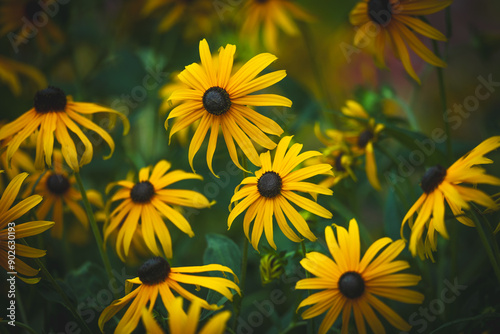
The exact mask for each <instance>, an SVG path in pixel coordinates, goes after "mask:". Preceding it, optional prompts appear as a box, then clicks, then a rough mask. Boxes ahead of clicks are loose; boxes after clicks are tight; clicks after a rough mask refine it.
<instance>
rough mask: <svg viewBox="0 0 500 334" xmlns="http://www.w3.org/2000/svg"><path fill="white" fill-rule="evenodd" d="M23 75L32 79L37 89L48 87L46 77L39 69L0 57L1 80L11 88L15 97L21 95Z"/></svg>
mask: <svg viewBox="0 0 500 334" xmlns="http://www.w3.org/2000/svg"><path fill="white" fill-rule="evenodd" d="M21 75H23V76H25V77H26V78H28V79H30V80H31V81H32V82H33V83H34V84H35V88H36V89H42V88H43V87H46V86H47V80H46V79H45V76H44V75H43V73H42V72H40V71H39V70H38V69H37V68H35V67H33V66H31V65H27V64H23V63H20V62H18V61H15V60H12V59H8V58H6V57H3V56H0V80H2V81H4V82H5V83H6V84H7V85H8V86H9V88H10V90H11V91H12V93H13V94H14V95H19V94H21V86H22V85H21V80H20V78H19V77H20V76H21Z"/></svg>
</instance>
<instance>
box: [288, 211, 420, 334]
mask: <svg viewBox="0 0 500 334" xmlns="http://www.w3.org/2000/svg"><path fill="white" fill-rule="evenodd" d="M336 230H337V238H335V236H334V233H333V229H332V227H331V226H327V227H326V229H325V238H326V243H327V245H328V250H329V251H330V254H331V256H332V257H333V260H332V259H331V258H330V257H328V256H326V255H323V254H321V253H319V252H310V253H307V254H306V258H305V259H303V260H301V261H300V264H301V265H302V267H304V269H306V270H307V271H309V272H310V273H311V274H313V275H314V276H316V277H313V278H306V279H302V280H300V281H298V282H297V285H296V286H295V288H296V289H307V290H322V291H320V292H316V293H314V294H311V296H309V297H307V298H306V299H304V300H303V301H302V302H301V303H300V305H299V307H298V308H299V309H300V308H302V307H304V306H311V307H309V308H308V309H307V310H306V311H305V312H304V313H302V318H304V319H310V318H314V317H317V316H318V315H320V314H322V313H324V312H327V313H326V315H325V318H324V319H323V321H322V322H321V326H320V327H319V331H318V332H319V333H321V334H324V333H326V332H327V331H328V330H329V329H330V327H332V325H333V324H334V323H335V320H337V318H338V317H339V315H340V313H341V312H342V330H341V333H342V334H344V333H345V334H346V333H347V332H348V328H349V320H350V317H351V312H352V313H354V320H355V323H356V327H357V329H358V333H360V334H365V333H366V324H365V321H366V322H367V323H368V326H369V327H370V328H371V329H372V331H373V333H385V329H384V326H383V325H382V323H381V322H380V320H379V319H378V317H377V315H376V314H375V312H374V310H375V311H377V313H379V314H380V315H381V316H383V317H384V318H385V319H386V320H387V321H388V322H389V323H390V324H391V325H392V326H394V327H396V328H397V329H400V330H403V331H409V330H410V328H411V326H410V325H409V324H408V323H407V322H406V321H405V320H403V318H401V316H399V315H398V314H397V313H396V312H394V311H393V310H392V309H391V308H390V307H388V306H387V305H386V304H385V303H384V302H383V301H381V300H380V299H379V298H377V297H383V298H387V299H392V300H396V301H399V302H402V303H409V304H420V303H422V301H423V300H424V296H423V295H422V294H421V293H419V292H416V291H413V290H410V289H406V287H409V286H414V285H417V283H418V282H419V281H420V276H417V275H412V274H401V273H399V274H396V273H397V272H399V271H402V270H404V269H407V268H409V267H410V265H409V264H408V262H406V261H402V260H398V261H394V259H395V258H396V257H397V256H398V255H399V253H401V251H402V250H403V249H404V248H405V242H404V241H403V240H397V241H394V242H393V241H392V240H391V239H390V238H387V237H386V238H382V239H379V240H377V241H375V242H374V243H373V244H372V245H371V246H370V247H369V248H368V250H367V251H366V253H365V255H364V256H363V257H362V258H361V259H360V241H359V229H358V224H357V222H356V220H355V219H352V220H351V221H350V223H349V231H347V230H346V229H345V228H343V227H341V226H337V227H336ZM386 246H387V247H386ZM384 247H386V248H385V249H384V250H383V251H382V252H381V253H380V254H379V252H380V251H381V250H382V249H383V248H384ZM377 254H378V256H377Z"/></svg>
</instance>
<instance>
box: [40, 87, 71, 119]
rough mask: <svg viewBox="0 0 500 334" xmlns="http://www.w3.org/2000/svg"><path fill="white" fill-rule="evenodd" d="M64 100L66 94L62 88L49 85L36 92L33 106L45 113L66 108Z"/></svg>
mask: <svg viewBox="0 0 500 334" xmlns="http://www.w3.org/2000/svg"><path fill="white" fill-rule="evenodd" d="M66 102H67V100H66V94H65V93H64V92H63V91H62V89H60V88H57V87H54V86H49V87H47V88H45V89H42V90H39V91H38V92H36V94H35V99H34V101H33V106H34V107H35V110H36V111H37V112H39V113H46V112H49V111H56V112H57V111H64V109H66Z"/></svg>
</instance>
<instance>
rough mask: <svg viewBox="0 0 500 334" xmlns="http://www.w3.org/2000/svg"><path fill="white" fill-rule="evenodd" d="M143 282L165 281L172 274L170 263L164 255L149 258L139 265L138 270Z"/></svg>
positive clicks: (155, 282)
mask: <svg viewBox="0 0 500 334" xmlns="http://www.w3.org/2000/svg"><path fill="white" fill-rule="evenodd" d="M137 274H138V275H139V279H140V280H141V282H142V283H143V284H146V285H154V284H158V283H161V282H164V281H165V280H166V279H167V277H168V274H170V265H169V264H168V262H167V260H165V259H164V258H162V257H159V256H157V257H154V258H152V259H149V260H147V261H146V262H144V263H143V264H142V266H140V267H139V270H138V272H137Z"/></svg>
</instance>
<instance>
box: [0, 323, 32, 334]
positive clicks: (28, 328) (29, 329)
mask: <svg viewBox="0 0 500 334" xmlns="http://www.w3.org/2000/svg"><path fill="white" fill-rule="evenodd" d="M8 322H9V320H0V324H6V323H8ZM15 323H16V326H19V327H21V328H22V329H25V330H26V331H27V332H29V333H31V334H37V333H36V331H35V330H34V329H33V328H31V327H30V326H28V325H27V324H25V323H22V322H20V321H16V322H15Z"/></svg>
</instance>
